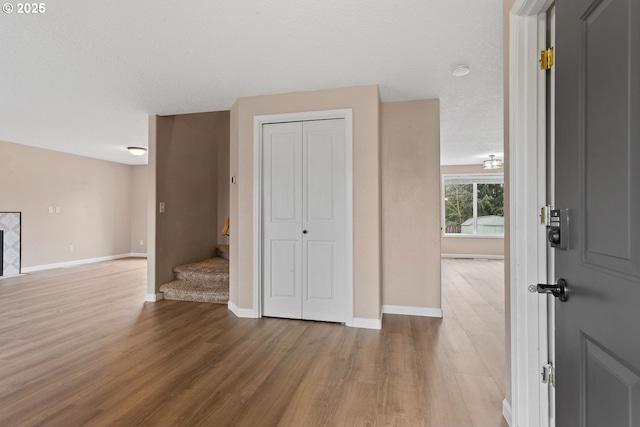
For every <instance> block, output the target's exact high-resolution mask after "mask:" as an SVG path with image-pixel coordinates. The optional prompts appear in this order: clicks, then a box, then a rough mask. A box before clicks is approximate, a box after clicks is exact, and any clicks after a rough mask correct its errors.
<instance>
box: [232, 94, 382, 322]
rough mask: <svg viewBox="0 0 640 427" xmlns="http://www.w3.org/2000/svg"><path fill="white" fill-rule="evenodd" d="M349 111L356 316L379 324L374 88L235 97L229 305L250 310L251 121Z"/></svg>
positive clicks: (376, 101) (376, 102)
mask: <svg viewBox="0 0 640 427" xmlns="http://www.w3.org/2000/svg"><path fill="white" fill-rule="evenodd" d="M343 108H352V109H353V159H354V161H353V210H354V224H353V226H354V230H353V240H354V316H355V317H357V318H366V319H379V318H380V311H381V306H380V302H381V287H380V151H379V150H380V97H379V94H378V87H377V86H375V85H370V86H358V87H349V88H341V89H327V90H319V91H312V92H295V93H287V94H280V95H267V96H255V97H247V98H239V99H238V100H237V101H236V102H235V104H234V105H233V107H232V109H231V148H230V158H231V168H230V175H231V176H236V177H237V183H236V184H235V185H234V184H231V189H230V200H231V206H230V213H231V239H230V240H231V241H230V246H231V253H230V255H231V269H230V290H229V292H230V301H231V302H233V303H234V304H236V305H237V306H238V307H239V308H241V309H252V308H253V192H254V189H253V178H254V177H253V145H254V135H253V134H254V123H253V121H254V116H256V115H265V114H279V113H294V112H306V111H321V110H333V109H343Z"/></svg>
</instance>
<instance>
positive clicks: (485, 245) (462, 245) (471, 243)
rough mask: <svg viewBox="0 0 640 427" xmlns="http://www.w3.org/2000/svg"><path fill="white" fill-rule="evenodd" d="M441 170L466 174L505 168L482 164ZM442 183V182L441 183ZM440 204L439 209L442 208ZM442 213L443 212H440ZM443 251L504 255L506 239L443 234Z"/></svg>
mask: <svg viewBox="0 0 640 427" xmlns="http://www.w3.org/2000/svg"><path fill="white" fill-rule="evenodd" d="M440 172H441V174H442V175H445V174H464V173H473V174H478V173H496V172H499V173H502V172H504V168H502V169H498V170H487V169H484V168H483V167H482V166H481V165H479V164H478V165H456V166H441V167H440ZM440 185H442V184H440ZM441 206H442V205H440V207H439V209H442V207H441ZM440 215H442V212H440ZM505 220H506V218H505ZM441 252H442V255H443V256H453V257H455V256H465V255H478V256H479V257H481V256H483V255H484V256H490V257H502V256H504V239H503V238H496V237H491V238H486V239H485V238H481V237H469V238H465V237H458V236H455V237H447V236H442V247H441Z"/></svg>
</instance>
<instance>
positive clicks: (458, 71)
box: [451, 65, 471, 77]
mask: <svg viewBox="0 0 640 427" xmlns="http://www.w3.org/2000/svg"><path fill="white" fill-rule="evenodd" d="M470 72H471V68H469V66H468V65H456V66H455V67H453V69H452V70H451V75H452V76H453V77H462V76H466V75H467V74H469V73H470Z"/></svg>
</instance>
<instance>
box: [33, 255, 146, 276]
mask: <svg viewBox="0 0 640 427" xmlns="http://www.w3.org/2000/svg"><path fill="white" fill-rule="evenodd" d="M133 256H136V255H134V254H132V253H127V254H119V255H109V256H102V257H98V258H86V259H78V260H75V261H66V262H56V263H54V264H44V265H36V266H33V267H24V268H22V269H20V271H21V272H22V273H33V272H34V271H42V270H51V269H54V268H65V267H74V266H76V265H82V264H92V263H94V262H102V261H112V260H114V259H122V258H130V257H133ZM145 256H146V255H145Z"/></svg>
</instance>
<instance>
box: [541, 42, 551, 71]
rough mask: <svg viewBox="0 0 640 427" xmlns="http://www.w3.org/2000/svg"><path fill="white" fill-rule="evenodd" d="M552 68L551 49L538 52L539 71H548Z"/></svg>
mask: <svg viewBox="0 0 640 427" xmlns="http://www.w3.org/2000/svg"><path fill="white" fill-rule="evenodd" d="M551 67H553V48H552V47H550V48H549V49H547V50H543V51H541V52H540V69H541V70H550V69H551Z"/></svg>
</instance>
